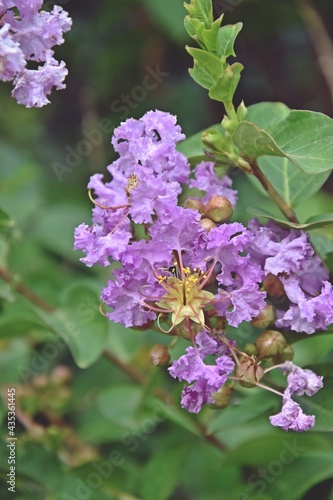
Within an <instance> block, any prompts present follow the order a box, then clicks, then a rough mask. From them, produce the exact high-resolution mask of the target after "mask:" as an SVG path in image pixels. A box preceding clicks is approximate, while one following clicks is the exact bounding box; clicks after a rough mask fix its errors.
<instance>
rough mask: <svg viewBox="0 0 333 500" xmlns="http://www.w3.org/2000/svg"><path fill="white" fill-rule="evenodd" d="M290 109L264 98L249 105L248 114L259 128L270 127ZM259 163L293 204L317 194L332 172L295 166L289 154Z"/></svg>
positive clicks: (269, 157)
mask: <svg viewBox="0 0 333 500" xmlns="http://www.w3.org/2000/svg"><path fill="white" fill-rule="evenodd" d="M289 113H290V110H289V108H288V107H287V106H285V105H284V104H282V103H272V102H263V103H259V104H254V105H252V106H249V108H248V115H247V118H248V120H249V121H251V122H252V123H254V124H256V125H257V126H258V127H259V128H261V129H263V128H264V129H268V128H269V126H273V125H274V123H276V122H279V121H281V120H283V119H284V118H285V117H286V116H288V114H289ZM258 164H259V167H260V169H261V171H262V172H263V174H264V175H265V176H266V177H267V179H268V180H269V181H270V182H271V183H272V184H273V186H274V187H275V189H276V190H277V192H278V193H279V195H280V196H281V197H282V198H283V199H284V200H285V201H286V203H287V204H288V205H289V206H292V207H296V206H297V205H298V204H299V203H300V202H301V201H305V200H307V199H308V198H310V197H311V196H312V195H313V194H315V193H316V192H317V191H318V190H319V189H320V188H321V186H322V185H323V184H324V182H325V181H326V179H327V178H328V176H329V174H330V173H329V172H325V173H321V174H317V175H315V176H310V175H308V174H306V173H304V172H303V171H302V170H300V169H299V168H297V167H295V165H294V164H293V163H292V162H291V161H289V160H288V159H287V158H279V157H276V156H265V157H261V158H259V159H258ZM247 177H248V179H249V180H250V182H251V183H252V184H253V185H254V186H255V187H256V188H257V189H258V190H259V191H260V192H261V193H265V191H264V189H263V188H262V186H261V184H260V183H259V181H258V180H257V179H256V178H255V177H254V176H253V175H249V176H247ZM265 195H266V193H265Z"/></svg>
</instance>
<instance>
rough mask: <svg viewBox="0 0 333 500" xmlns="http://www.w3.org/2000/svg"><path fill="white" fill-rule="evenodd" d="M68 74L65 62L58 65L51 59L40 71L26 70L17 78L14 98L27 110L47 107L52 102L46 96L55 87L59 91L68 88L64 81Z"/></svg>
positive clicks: (13, 93)
mask: <svg viewBox="0 0 333 500" xmlns="http://www.w3.org/2000/svg"><path fill="white" fill-rule="evenodd" d="M67 73H68V71H67V69H66V67H65V63H64V62H63V61H62V62H61V63H60V64H58V61H56V60H55V59H53V58H49V59H48V61H47V62H45V64H44V65H43V66H39V67H38V70H31V69H25V70H23V72H22V73H21V74H20V75H18V76H17V77H16V78H15V80H14V89H13V91H12V96H13V97H14V98H15V99H16V100H17V102H18V103H19V104H24V105H25V106H26V107H27V108H32V107H37V108H40V107H42V106H45V104H48V103H49V102H50V101H49V100H48V99H47V97H46V96H47V95H49V94H50V93H51V90H52V88H53V87H55V88H56V89H57V90H60V89H63V88H65V87H66V85H65V84H64V83H63V81H64V79H65V78H66V75H67Z"/></svg>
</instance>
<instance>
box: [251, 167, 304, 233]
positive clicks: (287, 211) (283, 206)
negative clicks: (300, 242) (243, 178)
mask: <svg viewBox="0 0 333 500" xmlns="http://www.w3.org/2000/svg"><path fill="white" fill-rule="evenodd" d="M250 164H251V168H252V174H253V175H254V176H255V177H256V178H257V179H258V181H259V182H260V184H261V185H262V187H263V188H264V189H265V191H266V192H267V194H268V195H269V196H270V198H271V199H272V200H273V201H274V203H275V204H276V205H277V206H278V207H279V209H280V210H281V212H282V213H283V215H284V216H285V217H286V218H287V219H288V220H289V221H290V222H294V223H296V224H299V221H298V219H297V216H296V214H295V212H294V210H293V209H292V208H291V207H290V206H289V205H288V204H287V203H286V202H285V201H284V199H283V198H282V197H281V196H280V195H279V193H278V192H277V191H276V189H275V188H274V187H273V185H272V184H271V183H270V182H269V180H268V179H267V178H266V177H265V175H264V174H263V173H262V172H261V170H260V168H259V166H258V164H257V163H256V162H254V161H253V162H251V163H250Z"/></svg>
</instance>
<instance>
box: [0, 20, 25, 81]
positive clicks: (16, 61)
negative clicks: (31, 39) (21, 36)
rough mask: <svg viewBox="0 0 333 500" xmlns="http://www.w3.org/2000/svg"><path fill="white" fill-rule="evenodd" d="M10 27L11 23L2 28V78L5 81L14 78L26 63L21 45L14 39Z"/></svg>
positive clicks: (0, 60) (0, 68) (0, 48)
mask: <svg viewBox="0 0 333 500" xmlns="http://www.w3.org/2000/svg"><path fill="white" fill-rule="evenodd" d="M9 29H10V26H9V24H5V25H4V26H3V27H2V28H1V29H0V80H2V81H3V82H7V81H9V80H12V79H13V78H14V77H15V75H17V73H21V72H22V71H23V70H24V67H25V65H26V61H25V58H24V54H23V52H22V50H21V48H20V45H19V44H18V43H17V42H16V41H15V40H13V38H12V36H11V34H10V33H9Z"/></svg>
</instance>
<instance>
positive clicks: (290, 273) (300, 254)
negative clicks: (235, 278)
mask: <svg viewBox="0 0 333 500" xmlns="http://www.w3.org/2000/svg"><path fill="white" fill-rule="evenodd" d="M249 229H250V230H251V232H252V233H253V236H254V237H253V240H252V242H251V245H250V247H249V249H248V251H249V253H250V255H251V258H252V260H254V261H255V262H257V263H258V264H259V265H260V266H261V268H262V269H263V271H264V273H265V275H266V277H269V279H270V280H271V277H272V276H275V277H276V279H277V281H278V283H279V286H280V287H281V289H282V294H285V296H286V298H287V299H288V306H287V308H286V309H285V308H284V309H279V308H277V311H276V317H277V320H276V323H275V325H276V326H277V327H280V328H288V329H291V330H295V331H297V332H304V333H308V334H311V333H314V332H315V331H316V330H326V329H327V328H328V326H329V325H330V324H332V322H333V289H332V285H331V284H330V283H329V282H328V278H329V273H328V271H327V269H326V268H325V267H324V265H323V263H322V261H321V260H320V258H319V257H318V256H316V255H314V251H313V248H312V246H311V245H310V243H309V238H308V235H307V234H306V233H305V231H299V230H296V229H291V230H287V229H283V228H281V227H280V226H279V225H278V224H276V223H275V222H268V224H267V225H266V226H260V224H259V222H258V220H256V219H254V220H252V221H250V223H249ZM271 281H272V280H271ZM267 291H268V293H270V290H269V287H268V288H267ZM272 295H274V291H273V293H272Z"/></svg>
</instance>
